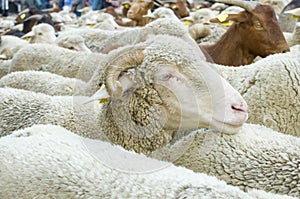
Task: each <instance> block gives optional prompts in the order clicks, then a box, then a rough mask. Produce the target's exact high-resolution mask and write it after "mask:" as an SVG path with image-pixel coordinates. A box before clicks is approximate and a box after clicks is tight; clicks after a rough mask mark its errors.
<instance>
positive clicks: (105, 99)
mask: <svg viewBox="0 0 300 199" xmlns="http://www.w3.org/2000/svg"><path fill="white" fill-rule="evenodd" d="M104 88H105V84H102V85H101V86H100V90H101V89H104ZM107 100H108V98H102V99H100V100H99V104H104V103H106V102H107Z"/></svg>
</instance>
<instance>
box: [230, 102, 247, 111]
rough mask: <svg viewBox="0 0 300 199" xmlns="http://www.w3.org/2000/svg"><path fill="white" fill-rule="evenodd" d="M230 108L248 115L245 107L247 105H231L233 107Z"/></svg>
mask: <svg viewBox="0 0 300 199" xmlns="http://www.w3.org/2000/svg"><path fill="white" fill-rule="evenodd" d="M231 108H232V109H233V110H234V111H238V112H244V113H248V107H247V104H245V103H240V104H233V105H231Z"/></svg>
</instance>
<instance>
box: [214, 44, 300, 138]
mask: <svg viewBox="0 0 300 199" xmlns="http://www.w3.org/2000/svg"><path fill="white" fill-rule="evenodd" d="M298 48H299V47H298ZM211 66H212V68H214V69H215V70H216V71H217V72H218V73H219V74H220V75H221V76H222V77H224V78H225V79H226V80H227V81H228V82H229V83H230V84H231V85H232V86H233V87H234V88H235V89H237V91H239V92H240V93H241V95H242V96H243V97H244V99H245V100H246V102H247V104H248V107H249V118H248V120H247V122H248V123H255V124H262V125H264V126H267V127H270V128H272V129H274V130H276V131H280V132H283V133H287V134H291V135H295V136H300V131H299V129H300V97H299V95H300V60H299V54H298V53H293V52H291V53H284V54H276V55H271V56H268V57H267V58H264V59H261V60H259V61H257V62H255V63H253V64H250V65H247V66H241V67H228V66H221V65H216V64H212V65H211Z"/></svg>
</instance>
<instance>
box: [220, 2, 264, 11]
mask: <svg viewBox="0 0 300 199" xmlns="http://www.w3.org/2000/svg"><path fill="white" fill-rule="evenodd" d="M216 2H220V3H226V4H232V5H236V6H240V7H241V8H244V9H245V10H247V11H248V12H252V10H253V9H254V8H255V7H256V6H257V5H258V4H259V3H257V2H253V1H242V0H216Z"/></svg>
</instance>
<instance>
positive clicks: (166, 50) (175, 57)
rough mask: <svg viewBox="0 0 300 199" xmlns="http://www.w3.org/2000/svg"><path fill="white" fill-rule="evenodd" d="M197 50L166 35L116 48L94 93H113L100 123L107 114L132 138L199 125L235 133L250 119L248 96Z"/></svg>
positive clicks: (173, 132) (110, 123) (172, 131)
mask: <svg viewBox="0 0 300 199" xmlns="http://www.w3.org/2000/svg"><path fill="white" fill-rule="evenodd" d="M170 41H172V42H170ZM183 49H184V50H183ZM198 51H199V49H198V48H196V47H195V46H192V45H189V44H188V43H187V42H185V41H184V40H181V39H179V38H176V37H171V36H166V35H159V36H156V37H154V38H152V39H149V40H147V41H146V42H145V43H143V44H138V45H136V46H126V47H124V48H122V49H117V50H116V51H112V52H111V53H110V56H111V60H108V63H107V64H106V66H105V68H104V70H105V72H104V74H103V75H102V77H101V78H100V81H104V82H105V84H106V87H105V89H101V90H100V91H99V92H97V93H96V94H95V96H99V97H96V99H99V98H103V97H107V96H109V97H110V98H109V101H108V102H107V103H106V104H105V106H104V107H106V108H107V112H106V113H104V114H101V115H102V116H103V117H104V118H102V119H101V121H102V124H104V123H105V122H104V121H105V120H106V119H107V117H108V116H109V118H110V121H109V122H107V123H108V124H109V125H114V126H117V127H115V128H114V129H116V128H117V129H119V130H118V132H121V131H124V130H125V131H126V130H127V132H125V133H129V134H130V136H129V137H130V139H132V137H135V136H140V135H141V134H143V135H144V134H146V135H149V136H154V135H156V136H157V135H160V136H162V134H164V133H162V132H165V131H168V132H169V133H171V134H169V135H165V137H164V138H166V137H168V139H169V140H170V139H172V137H173V136H174V134H176V132H179V131H180V132H182V131H187V130H194V129H198V128H200V127H203V128H206V127H207V128H208V127H212V128H214V129H218V130H220V131H223V132H224V133H236V132H237V130H238V129H239V128H240V127H241V126H242V124H243V123H244V122H245V120H246V119H247V105H246V102H245V101H244V100H243V98H242V97H241V95H240V94H239V93H238V92H237V91H236V90H235V89H233V88H232V87H231V86H230V85H229V83H227V82H226V81H225V80H224V79H223V78H221V77H220V76H219V75H218V74H217V73H216V72H215V71H213V70H212V69H211V68H210V67H209V66H208V65H207V64H206V62H205V61H203V60H201V59H199V58H198V56H197V55H196V54H195V52H196V53H199V52H198ZM105 128H106V127H105ZM107 129H109V128H107ZM104 131H105V130H104ZM128 131H129V132H128ZM123 133H124V132H123ZM127 136H128V135H127ZM112 139H114V138H112ZM144 144H145V143H144ZM148 145H151V143H148ZM147 147H151V146H147Z"/></svg>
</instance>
